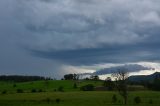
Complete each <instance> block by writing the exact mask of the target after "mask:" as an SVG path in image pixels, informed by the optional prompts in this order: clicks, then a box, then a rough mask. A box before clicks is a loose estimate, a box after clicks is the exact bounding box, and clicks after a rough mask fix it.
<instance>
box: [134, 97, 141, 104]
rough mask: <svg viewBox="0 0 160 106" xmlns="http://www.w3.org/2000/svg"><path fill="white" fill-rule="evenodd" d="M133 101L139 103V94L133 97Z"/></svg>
mask: <svg viewBox="0 0 160 106" xmlns="http://www.w3.org/2000/svg"><path fill="white" fill-rule="evenodd" d="M134 102H135V103H136V104H139V103H141V98H140V97H139V96H137V97H135V98H134Z"/></svg>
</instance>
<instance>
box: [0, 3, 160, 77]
mask: <svg viewBox="0 0 160 106" xmlns="http://www.w3.org/2000/svg"><path fill="white" fill-rule="evenodd" d="M159 61H160V0H0V74H23V75H43V76H51V77H57V78H58V77H61V76H63V74H65V73H70V72H73V73H74V72H75V73H79V72H81V73H82V72H84V73H85V72H94V71H96V70H101V68H103V69H104V68H107V69H108V67H110V66H112V68H113V67H117V65H123V66H126V65H125V64H130V63H134V66H136V64H138V65H137V67H140V66H139V65H141V66H142V67H141V68H142V70H144V69H146V67H148V68H147V69H148V70H150V69H152V68H155V69H157V70H158V69H159ZM142 63H143V64H142ZM146 63H147V65H148V66H146ZM111 64H112V65H111ZM127 66H128V65H127ZM131 66H132V65H131ZM118 67H119V66H118ZM157 67H158V68H157ZM136 69H137V68H136ZM106 71H107V70H106ZM136 71H137V73H138V71H141V69H139V68H138V70H136ZM152 71H153V70H152ZM134 72H135V70H134ZM106 73H107V72H106ZM144 73H145V72H144ZM146 73H147V72H146Z"/></svg>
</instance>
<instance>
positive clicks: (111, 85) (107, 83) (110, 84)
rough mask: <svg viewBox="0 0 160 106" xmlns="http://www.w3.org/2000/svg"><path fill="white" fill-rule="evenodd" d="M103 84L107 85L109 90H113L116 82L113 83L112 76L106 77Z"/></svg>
mask: <svg viewBox="0 0 160 106" xmlns="http://www.w3.org/2000/svg"><path fill="white" fill-rule="evenodd" d="M103 85H104V86H105V87H107V88H108V90H109V91H111V90H113V89H114V83H113V81H112V80H111V78H110V77H107V78H106V79H105V81H104V83H103Z"/></svg>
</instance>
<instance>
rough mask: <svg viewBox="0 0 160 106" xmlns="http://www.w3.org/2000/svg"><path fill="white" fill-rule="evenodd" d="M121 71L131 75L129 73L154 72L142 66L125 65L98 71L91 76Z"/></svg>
mask: <svg viewBox="0 0 160 106" xmlns="http://www.w3.org/2000/svg"><path fill="white" fill-rule="evenodd" d="M122 70H123V71H126V72H129V73H131V72H139V71H142V70H154V68H150V67H144V66H142V65H137V64H127V65H121V66H115V67H110V68H104V69H101V70H98V71H97V72H94V73H93V74H95V75H104V74H112V73H116V72H118V71H122Z"/></svg>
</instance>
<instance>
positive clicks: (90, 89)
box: [80, 84, 94, 91]
mask: <svg viewBox="0 0 160 106" xmlns="http://www.w3.org/2000/svg"><path fill="white" fill-rule="evenodd" d="M80 89H81V90H82V91H93V90H94V85H92V84H88V85H85V86H82V87H81V88H80Z"/></svg>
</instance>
